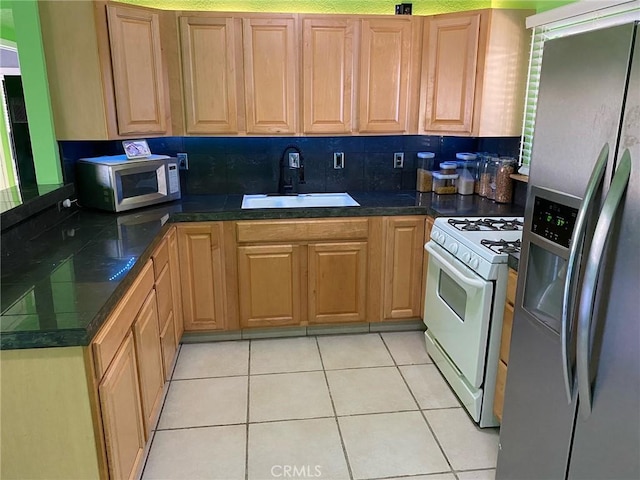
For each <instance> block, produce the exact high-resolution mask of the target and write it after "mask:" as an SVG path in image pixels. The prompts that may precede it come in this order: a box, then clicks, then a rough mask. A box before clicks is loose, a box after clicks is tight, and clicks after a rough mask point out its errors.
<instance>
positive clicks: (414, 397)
mask: <svg viewBox="0 0 640 480" xmlns="http://www.w3.org/2000/svg"><path fill="white" fill-rule="evenodd" d="M380 338H382V343H383V344H384V346H385V347H386V348H387V350H388V351H389V355H391V358H393V355H392V354H391V350H390V349H389V346H388V345H387V344H386V342H385V341H384V337H382V334H381V333H380ZM393 363H394V364H395V365H396V369H397V370H398V373H399V374H400V377H401V378H402V381H403V382H404V384H405V385H406V387H407V389H408V390H409V393H410V394H411V397H412V398H413V401H414V402H416V405H417V406H418V411H419V412H420V415H421V416H422V418H423V419H424V422H425V423H426V424H427V428H428V429H429V431H430V432H431V435H432V436H433V439H434V440H435V442H436V445H438V448H439V449H440V452H441V453H442V456H443V457H444V459H445V461H446V462H447V465H449V470H451V472H453V466H452V465H451V462H450V461H449V457H447V455H446V453H445V451H444V448H443V447H442V445H441V444H440V440H439V439H438V437H437V436H436V432H435V431H434V430H433V428H431V425H430V424H429V421H428V420H427V417H426V415H425V414H424V411H423V410H421V409H420V403H419V402H418V399H417V398H416V396H415V394H414V393H413V390H411V386H409V382H407V379H406V378H404V375H402V370H401V369H400V367H399V366H398V364H397V363H396V360H395V358H393ZM454 476H456V478H458V477H457V475H455V473H454Z"/></svg>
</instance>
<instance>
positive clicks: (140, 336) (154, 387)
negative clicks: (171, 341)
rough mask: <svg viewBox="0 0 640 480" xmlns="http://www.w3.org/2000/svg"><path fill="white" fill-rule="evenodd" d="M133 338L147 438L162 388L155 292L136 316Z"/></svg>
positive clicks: (152, 291)
mask: <svg viewBox="0 0 640 480" xmlns="http://www.w3.org/2000/svg"><path fill="white" fill-rule="evenodd" d="M133 336H134V338H135V344H136V358H137V360H138V372H139V374H140V394H141V396H142V413H143V414H144V424H145V429H146V432H147V434H149V432H150V431H151V425H152V423H153V419H154V416H155V415H156V414H157V413H158V408H159V407H160V400H161V399H162V387H163V386H164V374H163V370H162V349H161V347H160V329H159V327H158V307H157V306H156V292H155V290H151V293H150V294H149V296H148V297H147V299H146V300H145V302H144V304H143V305H142V308H141V309H140V313H138V317H137V318H136V321H135V323H134V324H133Z"/></svg>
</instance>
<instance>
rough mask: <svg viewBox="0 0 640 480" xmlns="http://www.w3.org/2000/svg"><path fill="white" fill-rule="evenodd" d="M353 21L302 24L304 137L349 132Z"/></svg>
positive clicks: (324, 20) (311, 20) (314, 19)
mask: <svg viewBox="0 0 640 480" xmlns="http://www.w3.org/2000/svg"><path fill="white" fill-rule="evenodd" d="M354 24H355V20H353V19H350V18H341V19H331V18H326V17H325V18H318V17H309V18H304V19H303V20H302V30H303V38H304V47H303V55H302V64H303V65H302V68H303V121H304V133H349V132H351V130H352V125H351V109H352V103H353V102H352V98H353V65H354V61H355V57H354V49H353V28H354Z"/></svg>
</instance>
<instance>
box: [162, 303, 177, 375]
mask: <svg viewBox="0 0 640 480" xmlns="http://www.w3.org/2000/svg"><path fill="white" fill-rule="evenodd" d="M160 345H161V346H162V367H163V368H162V370H163V372H164V379H165V380H166V381H167V382H168V381H169V380H170V379H171V367H172V366H173V359H174V358H175V356H176V350H177V347H176V332H175V327H174V325H173V312H171V313H170V314H169V319H168V320H167V323H166V324H165V326H164V330H162V331H161V332H160Z"/></svg>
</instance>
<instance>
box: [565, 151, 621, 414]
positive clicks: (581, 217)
mask: <svg viewBox="0 0 640 480" xmlns="http://www.w3.org/2000/svg"><path fill="white" fill-rule="evenodd" d="M608 159H609V144H608V143H605V144H604V146H603V147H602V150H601V151H600V155H599V156H598V160H597V161H596V164H595V166H594V167H593V172H591V178H590V179H589V183H588V184H587V189H586V191H585V194H584V199H583V200H582V205H581V206H580V210H579V211H578V217H577V218H576V225H575V228H574V230H573V235H572V237H571V247H570V249H569V259H568V261H567V276H566V279H565V283H564V293H563V295H562V321H561V329H560V330H561V332H560V333H561V340H562V342H561V343H562V374H563V377H564V386H565V392H566V394H567V402H568V403H569V404H571V400H572V396H573V395H572V394H573V386H574V377H573V361H574V359H573V358H571V344H572V335H571V334H572V331H573V330H574V329H573V324H574V310H575V298H574V293H573V292H575V291H576V285H577V283H578V278H579V274H580V261H581V259H582V249H583V248H584V237H585V234H586V228H587V220H588V219H589V218H590V216H591V212H592V211H593V207H594V202H595V200H596V193H597V191H598V189H599V188H600V187H601V186H602V181H603V179H604V172H605V170H606V168H607V160H608Z"/></svg>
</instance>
